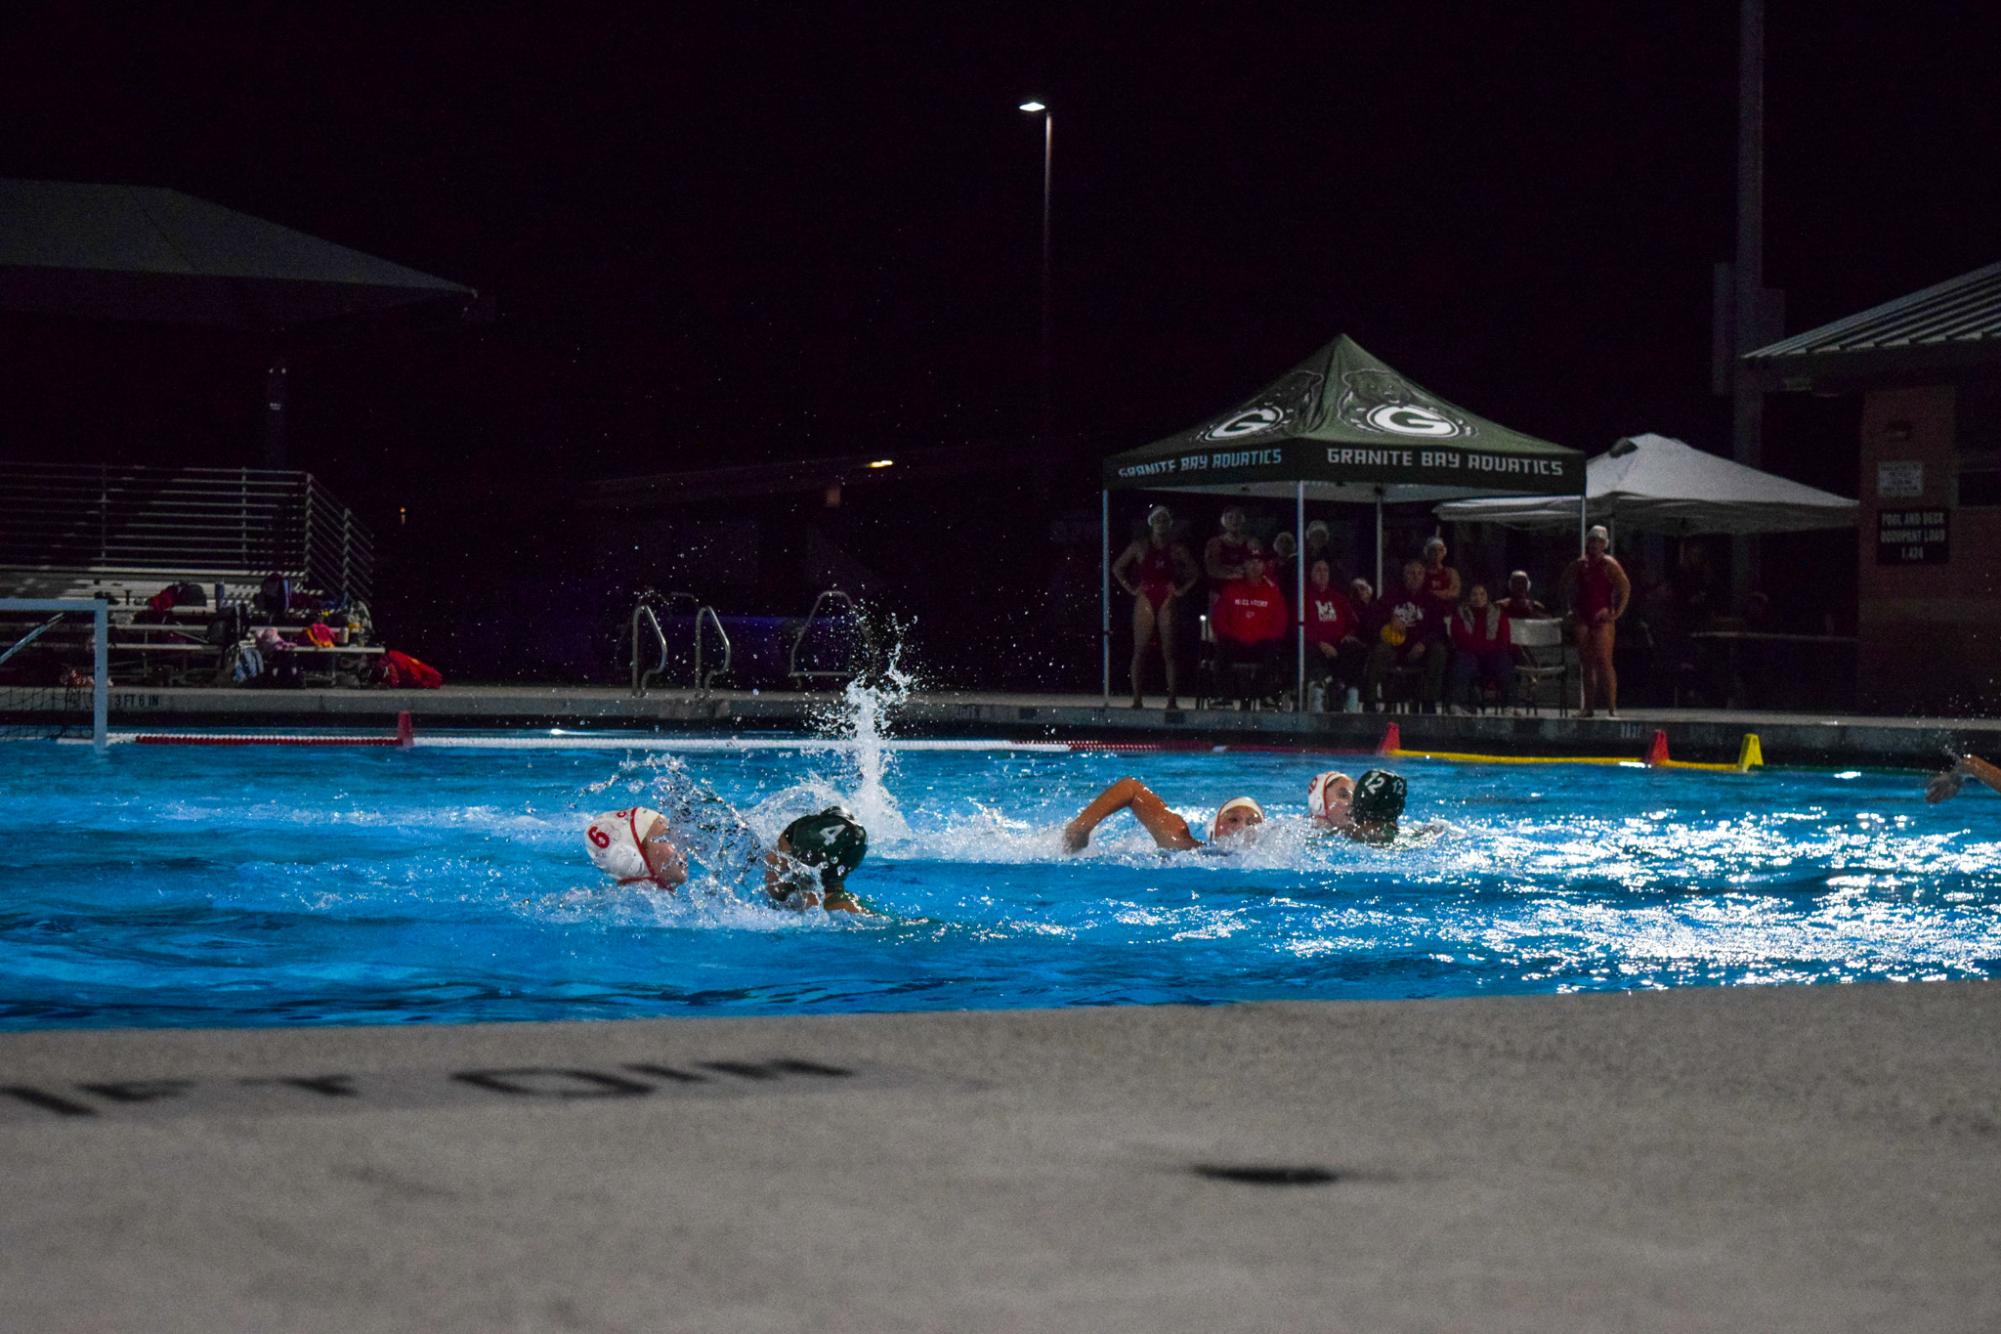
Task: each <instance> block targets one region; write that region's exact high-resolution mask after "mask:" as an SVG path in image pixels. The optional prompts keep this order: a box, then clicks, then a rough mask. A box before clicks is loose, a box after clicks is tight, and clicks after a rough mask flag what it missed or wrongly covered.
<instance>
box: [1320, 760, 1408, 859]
mask: <svg viewBox="0 0 2001 1334" xmlns="http://www.w3.org/2000/svg"><path fill="white" fill-rule="evenodd" d="M1407 792H1408V785H1407V784H1406V783H1405V782H1404V780H1403V777H1402V776H1401V775H1400V774H1393V773H1391V772H1390V771H1389V770H1387V769H1371V770H1369V771H1368V772H1367V773H1364V774H1363V775H1362V776H1361V778H1360V779H1353V778H1350V777H1348V775H1346V774H1344V773H1340V772H1338V771H1335V770H1331V769H1330V770H1329V771H1328V772H1326V773H1324V774H1315V775H1314V776H1313V779H1312V781H1311V782H1309V783H1308V784H1307V785H1306V813H1307V814H1308V815H1309V816H1311V817H1312V819H1313V825H1314V827H1315V828H1316V829H1326V830H1329V831H1331V832H1333V833H1337V834H1346V835H1347V836H1348V837H1349V838H1352V839H1354V840H1355V841H1356V842H1357V843H1388V842H1391V841H1392V840H1394V839H1395V838H1396V836H1397V821H1398V820H1399V819H1400V818H1402V816H1403V807H1404V798H1405V796H1406V794H1407Z"/></svg>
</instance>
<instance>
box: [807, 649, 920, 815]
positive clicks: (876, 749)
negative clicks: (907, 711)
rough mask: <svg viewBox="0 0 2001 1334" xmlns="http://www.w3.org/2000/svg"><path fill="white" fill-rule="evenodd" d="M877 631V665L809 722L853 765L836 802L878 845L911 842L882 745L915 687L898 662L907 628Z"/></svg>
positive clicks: (892, 765)
mask: <svg viewBox="0 0 2001 1334" xmlns="http://www.w3.org/2000/svg"><path fill="white" fill-rule="evenodd" d="M881 628H882V630H883V631H884V632H886V633H885V634H884V638H886V640H887V642H888V644H889V653H888V656H887V658H886V659H885V660H884V662H883V663H882V665H881V666H880V667H879V668H877V669H875V670H873V671H868V672H864V673H862V674H861V675H859V676H857V677H855V678H854V679H853V680H851V681H849V682H848V684H847V686H846V687H845V688H844V689H843V690H842V691H841V696H840V699H839V700H838V701H836V702H835V703H833V704H831V705H829V706H828V707H827V708H825V709H823V710H821V711H820V712H819V713H818V715H817V716H816V718H815V720H814V721H815V723H816V725H817V727H818V728H819V730H820V732H821V734H822V735H824V736H827V737H829V738H830V739H833V740H837V741H840V742H842V743H843V745H842V750H843V751H844V752H845V754H846V756H847V758H848V761H849V763H850V764H851V765H852V766H853V782H852V786H851V787H850V790H849V791H848V793H847V795H846V796H845V797H842V798H839V800H840V801H841V803H842V804H843V805H845V806H847V808H848V809H849V810H850V811H852V812H854V816H855V818H856V819H857V820H859V821H861V823H862V827H863V828H865V829H867V830H868V831H869V838H870V840H871V842H873V843H876V844H877V845H881V844H884V843H898V842H903V841H905V840H907V839H908V838H909V837H910V826H909V824H908V823H907V822H906V821H905V820H904V818H903V812H902V809H901V808H900V807H899V806H898V804H897V801H896V797H895V796H894V795H893V794H892V793H891V792H890V790H889V779H890V778H891V776H892V775H893V774H894V773H895V771H896V761H897V756H896V752H895V751H894V750H891V749H890V748H889V747H888V745H887V744H886V743H888V742H889V741H890V740H891V739H892V738H893V737H894V736H895V734H896V719H897V714H898V713H899V711H900V710H901V709H902V708H903V706H904V705H905V704H906V703H908V702H909V700H910V696H911V694H912V692H914V691H915V690H916V689H917V688H918V684H919V680H918V674H917V671H916V669H915V668H912V667H906V666H905V665H904V662H903V653H904V648H905V645H906V644H907V642H908V638H909V634H910V629H911V627H910V625H909V624H908V623H906V622H903V621H899V620H898V619H896V618H895V617H886V618H884V621H883V624H882V627H881Z"/></svg>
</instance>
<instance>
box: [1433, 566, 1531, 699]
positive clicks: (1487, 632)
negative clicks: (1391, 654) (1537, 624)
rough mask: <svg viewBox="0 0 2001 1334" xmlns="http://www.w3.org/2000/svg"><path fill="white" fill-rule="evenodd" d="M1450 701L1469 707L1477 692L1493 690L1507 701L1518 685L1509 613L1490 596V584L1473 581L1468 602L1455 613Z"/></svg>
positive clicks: (1498, 696)
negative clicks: (1510, 638)
mask: <svg viewBox="0 0 2001 1334" xmlns="http://www.w3.org/2000/svg"><path fill="white" fill-rule="evenodd" d="M1448 670H1449V672H1450V686H1451V700H1452V707H1453V708H1455V709H1470V708H1472V707H1474V706H1475V705H1476V704H1477V703H1478V702H1479V701H1478V698H1477V696H1476V694H1475V692H1476V691H1492V692H1493V693H1494V695H1495V697H1496V698H1498V699H1502V700H1505V699H1507V698H1509V696H1510V694H1511V693H1512V688H1513V686H1514V684H1515V656H1514V651H1513V649H1512V647H1511V646H1510V644H1509V641H1508V613H1507V612H1506V611H1505V610H1504V609H1503V608H1502V607H1501V606H1500V605H1499V604H1498V603H1494V602H1490V601H1489V600H1488V598H1487V586H1486V585H1485V584H1474V585H1473V586H1472V587H1471V588H1469V589H1467V590H1466V601H1465V602H1464V603H1462V604H1460V606H1459V607H1458V608H1457V609H1455V610H1454V611H1453V613H1452V666H1451V667H1450V668H1449V669H1448Z"/></svg>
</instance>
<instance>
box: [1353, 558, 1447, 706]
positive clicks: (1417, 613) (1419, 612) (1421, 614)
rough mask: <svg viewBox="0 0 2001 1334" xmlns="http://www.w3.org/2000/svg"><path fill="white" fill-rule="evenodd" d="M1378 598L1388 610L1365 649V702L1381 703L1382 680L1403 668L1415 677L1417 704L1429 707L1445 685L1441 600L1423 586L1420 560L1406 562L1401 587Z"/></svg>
mask: <svg viewBox="0 0 2001 1334" xmlns="http://www.w3.org/2000/svg"><path fill="white" fill-rule="evenodd" d="M1383 601H1384V602H1385V603H1388V604H1389V609H1388V612H1387V614H1386V615H1384V616H1383V617H1382V628H1381V629H1380V630H1379V631H1378V632H1377V637H1376V642H1375V643H1374V644H1372V645H1370V647H1369V663H1368V667H1367V668H1366V669H1365V671H1364V673H1363V679H1364V682H1365V684H1366V687H1367V688H1366V691H1365V693H1366V694H1367V696H1368V698H1369V699H1370V701H1371V702H1373V703H1377V704H1380V703H1382V702H1383V680H1384V678H1385V677H1387V676H1389V674H1390V673H1391V672H1392V671H1394V670H1397V669H1408V670H1410V671H1412V672H1414V673H1415V674H1416V675H1417V676H1418V678H1419V684H1418V690H1417V695H1416V699H1417V702H1418V703H1420V704H1423V705H1426V706H1428V707H1429V708H1431V709H1434V710H1435V709H1436V708H1437V707H1438V700H1439V695H1440V694H1441V693H1442V692H1443V690H1444V688H1445V657H1446V625H1445V620H1446V617H1445V614H1444V612H1443V604H1441V603H1440V601H1439V600H1438V599H1437V598H1435V597H1433V596H1432V595H1431V594H1430V593H1429V592H1428V591H1427V590H1426V588H1425V565H1424V562H1423V561H1416V560H1413V561H1406V562H1405V563H1404V567H1403V587H1402V589H1400V590H1399V591H1398V592H1397V594H1396V595H1395V596H1394V597H1393V598H1392V597H1385V598H1384V599H1383Z"/></svg>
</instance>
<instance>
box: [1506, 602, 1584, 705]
mask: <svg viewBox="0 0 2001 1334" xmlns="http://www.w3.org/2000/svg"><path fill="white" fill-rule="evenodd" d="M1508 643H1509V645H1510V646H1511V647H1513V648H1516V649H1519V650H1520V652H1519V653H1518V654H1517V655H1516V660H1515V689H1516V692H1517V696H1518V698H1519V699H1520V701H1521V706H1522V707H1523V708H1525V709H1528V710H1530V711H1532V712H1536V713H1540V712H1541V711H1542V706H1541V702H1540V701H1539V700H1538V698H1537V687H1538V686H1540V685H1541V684H1542V683H1543V682H1544V681H1549V680H1554V681H1555V682H1556V683H1557V685H1556V710H1557V716H1558V717H1560V718H1567V717H1569V716H1570V698H1571V696H1570V646H1569V644H1568V643H1567V642H1566V641H1565V639H1564V634H1563V622H1562V621H1556V620H1545V619H1540V618H1537V619H1530V618H1527V617H1524V618H1522V619H1519V620H1510V621H1509V622H1508Z"/></svg>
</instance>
